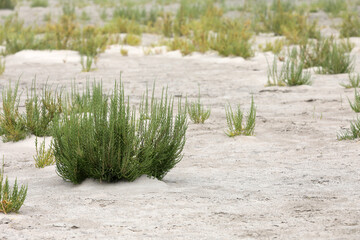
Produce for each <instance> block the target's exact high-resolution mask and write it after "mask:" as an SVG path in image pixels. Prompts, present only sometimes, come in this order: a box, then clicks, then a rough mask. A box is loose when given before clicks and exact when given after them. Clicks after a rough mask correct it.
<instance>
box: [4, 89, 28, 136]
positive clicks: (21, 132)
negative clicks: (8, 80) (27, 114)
mask: <svg viewBox="0 0 360 240" xmlns="http://www.w3.org/2000/svg"><path fill="white" fill-rule="evenodd" d="M18 87H19V83H18V82H17V83H16V85H15V88H14V89H12V87H11V84H9V87H8V89H5V88H4V89H3V91H2V112H1V114H0V135H2V139H3V142H9V141H13V142H16V141H19V140H22V139H24V138H25V137H26V136H27V131H26V126H25V120H24V119H23V117H22V116H21V114H20V113H19V101H20V98H19V95H18Z"/></svg>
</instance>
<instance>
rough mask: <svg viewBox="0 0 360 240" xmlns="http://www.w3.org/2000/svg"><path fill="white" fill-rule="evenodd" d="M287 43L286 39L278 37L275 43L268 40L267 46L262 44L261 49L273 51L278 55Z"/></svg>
mask: <svg viewBox="0 0 360 240" xmlns="http://www.w3.org/2000/svg"><path fill="white" fill-rule="evenodd" d="M284 45H285V41H284V40H282V39H276V40H275V41H274V42H273V43H272V42H266V44H265V47H262V46H260V49H261V51H263V52H273V53H274V54H276V55H278V54H279V53H280V52H281V50H282V49H283V47H284Z"/></svg>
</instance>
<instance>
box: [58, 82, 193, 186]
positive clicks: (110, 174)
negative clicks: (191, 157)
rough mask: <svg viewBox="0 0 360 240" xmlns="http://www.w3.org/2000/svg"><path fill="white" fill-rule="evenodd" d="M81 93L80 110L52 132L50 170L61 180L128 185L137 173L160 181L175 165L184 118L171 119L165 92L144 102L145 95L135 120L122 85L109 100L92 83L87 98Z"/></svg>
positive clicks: (171, 115) (170, 109)
mask: <svg viewBox="0 0 360 240" xmlns="http://www.w3.org/2000/svg"><path fill="white" fill-rule="evenodd" d="M84 94H85V95H87V96H85V97H83V99H87V100H88V101H89V103H88V104H87V106H86V108H84V110H86V111H82V109H83V108H82V107H81V106H80V107H78V109H79V110H80V111H79V112H78V113H77V112H76V111H72V112H71V113H70V114H69V115H68V116H67V117H65V118H63V119H61V120H60V121H59V122H58V123H56V124H55V127H54V145H53V149H54V155H55V159H56V169H57V173H58V174H59V175H60V176H61V177H62V178H63V179H64V180H67V181H71V182H73V183H75V184H77V183H81V182H82V181H83V180H84V179H86V178H94V179H99V180H100V181H106V182H115V181H119V180H128V181H133V180H135V179H136V178H138V177H139V176H141V175H143V174H147V175H148V176H151V177H155V178H158V179H162V178H163V177H164V176H165V174H166V173H167V172H168V171H169V170H170V169H171V168H172V167H174V166H175V165H176V164H177V163H178V162H179V161H180V160H181V152H182V149H183V147H184V144H185V132H186V128H187V123H186V115H185V113H184V112H182V111H180V112H179V113H178V114H177V115H176V116H175V119H174V118H173V100H172V99H168V97H167V93H166V92H163V95H162V97H161V99H160V100H156V99H155V98H154V96H152V98H151V100H150V102H149V100H148V97H147V95H145V96H144V98H143V101H142V103H141V107H140V111H139V116H138V117H137V116H136V112H135V109H133V108H131V107H130V104H129V99H128V98H127V99H126V98H125V96H124V89H123V87H122V85H120V86H119V85H115V87H114V91H113V92H112V95H111V97H108V96H106V95H105V94H104V93H103V90H102V86H101V85H100V84H93V89H92V91H91V96H90V90H89V87H87V90H86V92H85V93H84ZM73 99H76V98H73ZM77 99H81V97H77ZM79 102H81V100H80V101H79Z"/></svg>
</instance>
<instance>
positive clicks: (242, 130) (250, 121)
mask: <svg viewBox="0 0 360 240" xmlns="http://www.w3.org/2000/svg"><path fill="white" fill-rule="evenodd" d="M225 112H226V121H227V125H228V128H229V130H228V131H227V132H226V135H228V136H229V137H235V136H237V135H245V136H251V135H254V130H255V119H256V107H255V105H254V98H253V97H252V98H251V106H250V111H249V113H248V115H247V116H246V123H245V124H244V123H243V119H244V113H243V112H242V110H241V108H240V105H238V106H237V109H236V112H235V113H234V112H233V110H232V108H231V105H230V104H229V105H228V106H227V107H225Z"/></svg>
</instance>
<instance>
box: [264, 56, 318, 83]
mask: <svg viewBox="0 0 360 240" xmlns="http://www.w3.org/2000/svg"><path fill="white" fill-rule="evenodd" d="M310 77H311V74H310V72H308V71H306V72H304V64H303V62H302V61H301V59H299V58H298V57H297V51H296V49H293V50H292V53H291V54H290V56H288V58H287V59H286V61H285V63H284V64H283V65H282V66H281V69H280V71H278V69H277V59H276V56H275V57H274V61H273V65H272V66H271V67H270V66H269V68H268V86H285V85H286V86H298V85H310V84H311V80H310Z"/></svg>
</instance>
